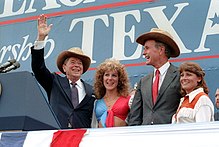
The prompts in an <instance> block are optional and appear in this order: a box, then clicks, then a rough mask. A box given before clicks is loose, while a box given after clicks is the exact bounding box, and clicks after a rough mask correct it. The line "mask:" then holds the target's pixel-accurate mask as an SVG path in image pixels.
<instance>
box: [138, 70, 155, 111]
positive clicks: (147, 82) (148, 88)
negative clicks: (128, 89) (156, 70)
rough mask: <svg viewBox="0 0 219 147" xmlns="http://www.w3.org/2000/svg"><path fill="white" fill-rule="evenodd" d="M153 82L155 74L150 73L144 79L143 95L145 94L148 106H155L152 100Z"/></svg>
mask: <svg viewBox="0 0 219 147" xmlns="http://www.w3.org/2000/svg"><path fill="white" fill-rule="evenodd" d="M152 83H153V74H150V75H148V76H147V77H146V79H144V80H143V83H142V89H141V91H142V95H145V98H146V100H145V102H146V103H147V105H148V106H151V108H152V107H153V102H152Z"/></svg>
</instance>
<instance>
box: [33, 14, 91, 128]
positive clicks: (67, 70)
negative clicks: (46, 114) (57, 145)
mask: <svg viewBox="0 0 219 147" xmlns="http://www.w3.org/2000/svg"><path fill="white" fill-rule="evenodd" d="M51 27H52V25H48V26H47V22H46V17H45V16H44V15H40V17H39V18H38V38H37V41H36V42H35V44H34V46H33V47H32V48H31V54H32V70H33V72H34V74H35V77H36V79H37V81H38V82H39V83H40V84H41V86H42V87H43V88H44V89H45V91H46V93H47V95H48V99H49V103H50V105H51V107H52V109H53V111H54V112H55V114H56V116H57V118H58V120H59V122H60V125H61V128H62V129H66V128H90V127H91V126H90V125H91V118H92V112H93V103H94V99H95V98H94V96H93V88H92V86H91V85H89V84H87V83H85V82H84V81H83V80H81V79H80V78H81V75H82V74H83V73H85V72H86V71H87V70H88V68H89V66H90V63H91V59H90V58H89V57H88V56H86V55H85V54H84V53H83V52H82V50H81V49H80V48H70V49H69V50H66V51H63V52H61V53H60V54H59V56H58V58H57V67H58V69H59V70H60V71H61V72H62V73H63V74H65V75H66V76H65V77H62V76H60V75H58V74H56V73H50V71H49V70H48V69H47V67H46V65H45V61H44V39H45V38H46V36H47V35H48V33H49V32H50V30H51Z"/></svg>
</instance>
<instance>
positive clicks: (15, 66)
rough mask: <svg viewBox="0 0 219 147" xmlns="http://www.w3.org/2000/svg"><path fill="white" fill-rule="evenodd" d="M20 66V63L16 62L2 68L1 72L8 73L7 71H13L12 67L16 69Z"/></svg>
mask: <svg viewBox="0 0 219 147" xmlns="http://www.w3.org/2000/svg"><path fill="white" fill-rule="evenodd" d="M19 67H20V63H18V62H15V63H14V64H12V65H11V66H9V67H7V68H5V69H4V70H2V71H1V72H2V73H6V72H9V71H11V70H12V69H13V70H14V69H17V68H19Z"/></svg>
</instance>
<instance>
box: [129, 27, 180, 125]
mask: <svg viewBox="0 0 219 147" xmlns="http://www.w3.org/2000/svg"><path fill="white" fill-rule="evenodd" d="M136 42H137V43H139V44H141V45H143V47H144V51H143V55H144V57H145V58H146V65H151V66H153V67H154V72H153V73H151V74H149V75H147V76H145V77H143V78H142V79H141V80H140V82H139V83H138V86H137V91H136V93H135V96H134V99H133V103H132V107H131V110H130V114H129V116H128V125H130V126H133V125H153V124H168V123H171V118H172V115H173V114H174V113H175V112H176V110H177V107H178V106H179V102H180V98H181V94H180V82H179V78H180V74H179V71H178V68H177V67H175V66H174V65H172V64H171V63H170V62H169V61H168V60H169V58H170V57H177V56H179V54H180V50H179V47H178V45H177V44H176V42H175V41H174V40H173V38H172V36H171V35H170V34H169V33H168V32H166V31H163V30H160V29H157V28H153V29H152V30H151V31H150V32H148V33H145V34H143V35H141V36H139V37H138V38H137V40H136ZM156 71H157V72H156ZM155 74H156V76H155Z"/></svg>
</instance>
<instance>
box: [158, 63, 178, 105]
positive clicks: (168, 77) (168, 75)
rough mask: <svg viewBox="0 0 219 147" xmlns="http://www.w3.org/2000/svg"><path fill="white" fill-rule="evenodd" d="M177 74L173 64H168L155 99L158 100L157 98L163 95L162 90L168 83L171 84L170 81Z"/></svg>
mask: <svg viewBox="0 0 219 147" xmlns="http://www.w3.org/2000/svg"><path fill="white" fill-rule="evenodd" d="M176 76H177V72H176V69H175V68H174V66H173V65H170V67H169V69H168V70H167V73H166V76H165V78H164V81H163V83H162V85H161V87H160V90H159V93H158V97H157V101H159V99H160V98H161V96H162V95H163V93H164V91H165V90H166V88H167V87H169V85H170V84H171V82H172V81H173V80H174V78H175V77H176Z"/></svg>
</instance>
